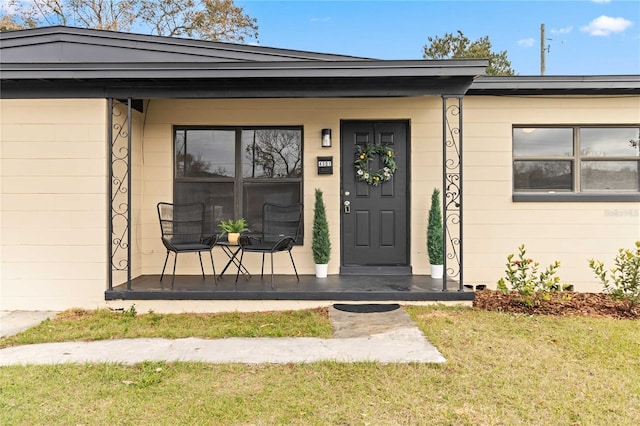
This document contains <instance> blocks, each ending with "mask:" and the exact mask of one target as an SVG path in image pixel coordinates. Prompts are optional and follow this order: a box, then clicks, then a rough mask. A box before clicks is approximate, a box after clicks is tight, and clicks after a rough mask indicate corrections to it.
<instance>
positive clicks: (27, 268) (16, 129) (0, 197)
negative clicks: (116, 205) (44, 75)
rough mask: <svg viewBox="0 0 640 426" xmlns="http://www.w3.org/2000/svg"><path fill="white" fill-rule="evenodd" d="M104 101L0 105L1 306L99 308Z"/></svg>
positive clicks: (102, 282)
mask: <svg viewBox="0 0 640 426" xmlns="http://www.w3.org/2000/svg"><path fill="white" fill-rule="evenodd" d="M106 117H107V114H106V102H105V101H104V100H42V99H34V100H0V129H1V130H0V177H1V184H0V259H1V262H0V268H1V271H0V279H1V282H0V308H1V309H24V310H42V309H65V308H68V307H71V306H83V307H96V306H99V305H103V304H104V290H105V283H106V265H105V259H106V234H107V220H106V213H105V211H106V188H105V187H106V185H105V183H106V180H105V176H106V164H107V163H106V159H105V157H106V149H107V147H106V144H105V134H106Z"/></svg>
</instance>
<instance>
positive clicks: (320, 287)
mask: <svg viewBox="0 0 640 426" xmlns="http://www.w3.org/2000/svg"><path fill="white" fill-rule="evenodd" d="M442 288H443V285H442V280H440V279H433V278H431V277H430V276H427V275H404V276H398V275H386V276H385V275H330V276H328V277H327V278H316V277H315V276H314V275H300V282H297V281H296V277H295V275H275V276H274V288H273V289H272V288H271V286H270V275H265V276H264V278H260V275H254V276H252V277H251V278H249V279H245V278H243V277H240V279H239V280H238V283H237V284H236V283H235V275H225V276H223V277H222V278H218V281H217V283H216V282H214V280H213V276H211V275H207V276H206V277H205V279H204V280H203V278H202V276H201V275H176V278H175V283H174V286H173V289H171V276H166V277H165V278H164V279H163V280H162V281H160V275H142V276H139V277H137V278H134V279H132V280H131V287H130V288H127V283H124V284H121V285H118V286H114V287H113V288H112V289H110V290H107V291H106V292H105V299H106V300H314V301H318V300H333V301H335V300H340V301H413V302H415V301H470V300H473V299H474V297H475V292H474V291H473V289H472V288H470V287H466V286H465V287H463V288H464V290H463V291H460V290H459V284H458V283H457V282H455V281H449V282H448V283H447V290H446V291H443V289H442Z"/></svg>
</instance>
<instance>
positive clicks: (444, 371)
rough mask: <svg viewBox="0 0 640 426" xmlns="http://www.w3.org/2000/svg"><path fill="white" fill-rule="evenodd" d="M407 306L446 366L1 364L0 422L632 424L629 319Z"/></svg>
mask: <svg viewBox="0 0 640 426" xmlns="http://www.w3.org/2000/svg"><path fill="white" fill-rule="evenodd" d="M406 309H407V311H408V312H409V314H410V315H411V316H412V317H413V318H414V319H415V320H416V322H417V323H418V325H419V326H420V327H421V328H422V330H423V331H424V332H425V334H426V335H427V337H428V338H429V340H430V341H431V342H432V343H434V344H435V345H436V346H437V347H438V349H439V350H440V351H441V352H442V353H443V355H444V356H445V357H446V358H447V363H446V364H442V365H432V364H388V365H384V364H378V363H354V364H346V363H335V362H323V363H315V364H300V365H298V364H290V365H259V366H253V365H251V366H250V365H240V364H223V365H209V364H200V363H142V364H138V365H136V366H132V367H127V366H121V365H114V364H98V365H56V366H28V367H23V366H12V367H2V368H1V369H0V392H1V393H0V424H3V425H13V424H86V425H91V424H105V423H113V424H135V425H152V424H153V425H156V424H166V425H169V424H171V425H173V424H214V425H227V424H242V425H244V424H252V425H267V424H269V425H271V424H304V425H326V424H349V425H351V424H353V425H359V424H363V425H364V424H375V425H380V424H394V425H396V424H411V425H414V424H429V425H467V424H469V425H471V424H473V425H475V424H491V425H518V424H526V425H530V424H536V425H574V424H576V425H596V424H597V425H600V424H611V425H613V424H615V425H635V424H637V422H638V420H639V419H640V382H638V380H637V378H638V377H640V327H638V323H637V321H630V320H613V319H594V318H581V317H562V318H561V317H544V316H523V315H510V314H505V313H500V312H486V311H481V310H477V309H472V308H445V307H414V306H410V307H407V308H406ZM246 315H247V316H246V317H245V318H244V319H243V321H244V320H246V321H250V319H249V318H250V317H253V316H254V315H255V316H257V317H259V318H262V320H258V321H257V322H256V323H255V324H264V323H266V322H265V320H264V317H262V314H246ZM273 315H276V317H278V315H277V314H273ZM289 315H291V314H289V313H287V314H284V316H285V317H288V318H290V319H291V320H293V317H292V316H289ZM138 317H144V315H140V316H138ZM138 317H136V318H138ZM276 317H274V318H276ZM323 318H324V317H323ZM287 321H288V320H282V322H283V323H285V322H287ZM293 321H295V320H293ZM54 322H55V321H54ZM269 322H274V323H279V327H281V328H282V329H285V328H286V327H285V325H284V324H280V322H281V321H280V320H277V319H270V320H269ZM294 325H295V324H294ZM254 327H256V326H255V325H254ZM257 327H258V328H259V326H257ZM264 328H268V327H264ZM294 328H295V327H294ZM298 328H300V329H302V328H304V326H303V325H299V326H298ZM253 332H256V333H257V332H258V331H257V330H253ZM296 333H300V335H303V334H305V333H309V334H312V333H313V332H312V331H310V330H307V331H306V332H305V331H304V330H297V331H296ZM294 335H298V334H294ZM307 335H308V334H307Z"/></svg>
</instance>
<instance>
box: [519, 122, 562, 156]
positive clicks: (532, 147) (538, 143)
mask: <svg viewBox="0 0 640 426" xmlns="http://www.w3.org/2000/svg"><path fill="white" fill-rule="evenodd" d="M513 154H514V155H515V156H518V157H558V156H560V157H570V156H572V155H573V129H571V128H548V129H545V128H514V129H513Z"/></svg>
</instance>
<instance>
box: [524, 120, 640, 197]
mask: <svg viewBox="0 0 640 426" xmlns="http://www.w3.org/2000/svg"><path fill="white" fill-rule="evenodd" d="M638 127H640V124H588V125H584V124H582V125H581V124H556V125H541V124H517V125H516V124H514V125H512V126H511V157H512V158H511V181H512V182H511V183H512V187H511V190H512V200H513V201H516V202H518V201H527V202H529V201H541V202H547V201H553V202H579V201H586V202H637V201H640V156H636V157H632V156H602V157H589V156H583V155H582V154H581V152H580V129H589V128H591V129H602V128H611V129H620V128H638ZM526 128H534V129H566V128H568V129H571V130H572V138H573V141H572V143H573V145H572V147H573V155H570V156H517V155H516V154H515V149H514V144H515V138H514V130H516V129H526ZM516 161H570V162H571V175H572V189H571V190H558V191H554V190H545V189H536V190H530V191H526V190H525V191H523V190H517V189H516V187H515V184H516V179H515V163H516ZM582 161H635V162H636V163H637V164H638V188H639V189H638V190H637V191H634V190H586V191H585V190H583V189H582V187H581V185H582V179H581V178H582V176H581V172H582Z"/></svg>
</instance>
